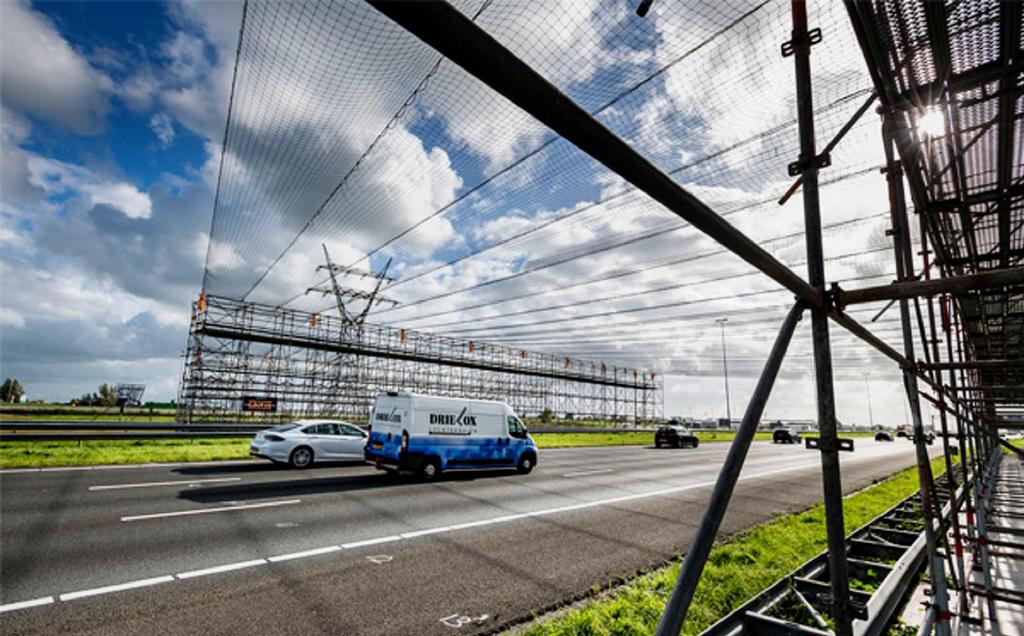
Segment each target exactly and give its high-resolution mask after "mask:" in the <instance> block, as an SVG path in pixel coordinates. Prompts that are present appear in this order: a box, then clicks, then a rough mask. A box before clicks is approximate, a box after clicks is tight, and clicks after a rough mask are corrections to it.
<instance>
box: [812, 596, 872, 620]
mask: <svg viewBox="0 0 1024 636" xmlns="http://www.w3.org/2000/svg"><path fill="white" fill-rule="evenodd" d="M818 603H819V604H820V605H821V606H822V607H824V608H825V609H826V610H828V613H829V614H831V615H832V616H835V610H836V609H837V608H836V605H835V603H833V602H832V593H831V592H821V593H820V594H818ZM846 610H847V613H848V614H849V615H850V617H851V618H859V619H860V620H862V621H866V620H867V619H868V606H867V605H865V604H863V603H858V602H857V601H855V600H853V599H852V598H851V599H850V600H849V601H847V605H846Z"/></svg>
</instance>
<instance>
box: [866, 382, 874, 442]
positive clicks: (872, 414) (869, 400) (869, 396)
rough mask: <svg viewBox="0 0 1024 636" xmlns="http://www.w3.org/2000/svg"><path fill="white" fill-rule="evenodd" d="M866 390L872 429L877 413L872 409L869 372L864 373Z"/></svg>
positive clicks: (869, 420)
mask: <svg viewBox="0 0 1024 636" xmlns="http://www.w3.org/2000/svg"><path fill="white" fill-rule="evenodd" d="M864 390H865V391H867V394H868V422H869V423H870V424H871V429H872V430H874V428H875V414H874V411H872V409H871V383H870V382H868V374H867V373H865V374H864Z"/></svg>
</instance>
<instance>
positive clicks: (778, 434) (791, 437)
mask: <svg viewBox="0 0 1024 636" xmlns="http://www.w3.org/2000/svg"><path fill="white" fill-rule="evenodd" d="M799 443H800V433H797V432H796V431H794V430H791V429H788V428H777V429H775V430H774V431H773V432H772V444H799Z"/></svg>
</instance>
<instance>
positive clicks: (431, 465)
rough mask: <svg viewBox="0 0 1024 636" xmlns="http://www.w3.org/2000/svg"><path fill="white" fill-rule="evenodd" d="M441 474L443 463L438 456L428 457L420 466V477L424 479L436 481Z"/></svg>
mask: <svg viewBox="0 0 1024 636" xmlns="http://www.w3.org/2000/svg"><path fill="white" fill-rule="evenodd" d="M440 474H441V463H440V462H439V461H437V458H436V457H428V458H426V459H424V460H423V464H422V465H421V466H420V477H421V478H422V479H423V480H424V481H434V480H435V479H437V476H438V475H440Z"/></svg>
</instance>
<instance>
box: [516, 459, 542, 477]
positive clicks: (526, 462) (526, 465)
mask: <svg viewBox="0 0 1024 636" xmlns="http://www.w3.org/2000/svg"><path fill="white" fill-rule="evenodd" d="M536 463H537V460H536V459H535V458H534V457H533V455H523V456H522V457H520V458H519V463H518V464H516V471H517V472H518V473H519V474H520V475H528V474H530V471H531V470H533V466H534V464H536Z"/></svg>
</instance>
